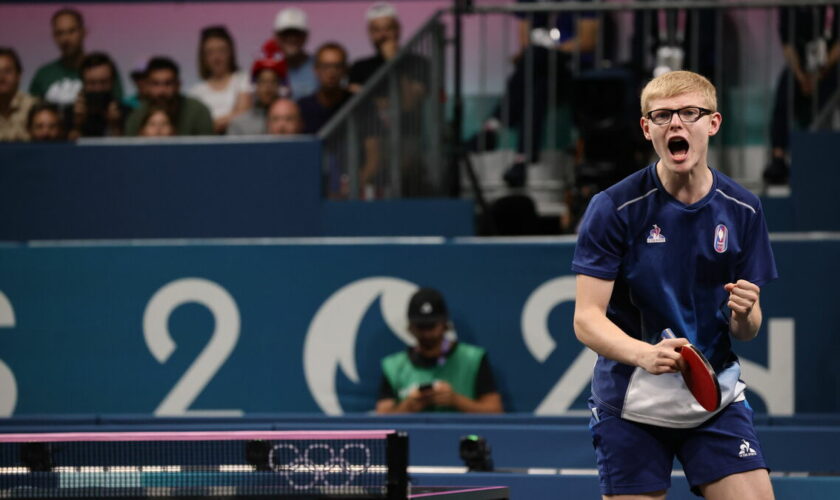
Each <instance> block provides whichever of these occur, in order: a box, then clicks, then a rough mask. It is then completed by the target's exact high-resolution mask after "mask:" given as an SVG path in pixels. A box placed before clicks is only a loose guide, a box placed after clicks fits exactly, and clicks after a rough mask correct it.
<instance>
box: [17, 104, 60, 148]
mask: <svg viewBox="0 0 840 500" xmlns="http://www.w3.org/2000/svg"><path fill="white" fill-rule="evenodd" d="M26 128H27V130H28V131H29V138H30V139H31V140H32V142H56V141H63V140H65V134H64V124H63V121H62V118H61V112H60V111H59V109H58V106H57V105H55V104H53V103H51V102H39V103H37V104H35V105H34V106H32V109H30V110H29V116H28V117H27V119H26Z"/></svg>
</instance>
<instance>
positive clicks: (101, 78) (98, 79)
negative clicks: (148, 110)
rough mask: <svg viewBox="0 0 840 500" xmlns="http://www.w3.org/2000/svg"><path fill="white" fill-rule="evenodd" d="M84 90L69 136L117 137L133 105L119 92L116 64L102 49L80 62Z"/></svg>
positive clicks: (80, 96)
mask: <svg viewBox="0 0 840 500" xmlns="http://www.w3.org/2000/svg"><path fill="white" fill-rule="evenodd" d="M81 73H82V91H81V92H79V96H78V97H77V98H76V102H75V104H74V105H73V128H72V129H71V130H70V133H69V138H70V139H71V140H72V139H76V138H78V137H106V136H107V137H115V136H120V135H122V133H123V124H124V122H125V117H126V116H128V112H129V111H130V109H129V108H128V107H127V106H124V105H122V104H121V103H120V102H119V99H117V96H116V92H115V90H116V81H117V68H116V66H115V65H114V62H113V60H111V58H110V57H109V56H108V55H107V54H105V53H103V52H93V53H91V54H88V55H86V56H85V58H84V59H83V60H82V65H81Z"/></svg>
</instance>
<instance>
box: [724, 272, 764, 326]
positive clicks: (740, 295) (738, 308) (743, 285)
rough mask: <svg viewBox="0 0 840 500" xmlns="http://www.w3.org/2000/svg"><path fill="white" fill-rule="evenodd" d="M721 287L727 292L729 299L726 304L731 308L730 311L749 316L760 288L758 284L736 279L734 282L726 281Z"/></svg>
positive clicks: (756, 300)
mask: <svg viewBox="0 0 840 500" xmlns="http://www.w3.org/2000/svg"><path fill="white" fill-rule="evenodd" d="M723 288H724V289H725V290H726V291H727V292H729V301H728V302H727V304H726V305H728V306H729V308H730V309H732V313H733V314H735V315H737V316H743V317H746V316H749V314H750V312H751V311H752V309H753V307H754V306H755V304H756V303H757V302H758V296H759V294H760V293H761V289H760V288H758V285H755V284H753V283H750V282H749V281H747V280H738V281H736V282H735V283H727V284H725V285H723Z"/></svg>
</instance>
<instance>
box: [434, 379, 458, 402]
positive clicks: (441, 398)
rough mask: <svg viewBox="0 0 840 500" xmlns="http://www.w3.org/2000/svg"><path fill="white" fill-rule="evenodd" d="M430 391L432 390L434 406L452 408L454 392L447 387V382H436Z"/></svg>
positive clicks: (450, 387) (449, 386)
mask: <svg viewBox="0 0 840 500" xmlns="http://www.w3.org/2000/svg"><path fill="white" fill-rule="evenodd" d="M432 389H433V390H434V393H433V394H432V401H434V403H435V406H454V402H455V391H454V390H453V389H452V386H451V385H449V382H446V381H444V380H436V381H435V384H434V386H433V387H432Z"/></svg>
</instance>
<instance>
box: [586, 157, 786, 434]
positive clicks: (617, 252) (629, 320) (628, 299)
mask: <svg viewBox="0 0 840 500" xmlns="http://www.w3.org/2000/svg"><path fill="white" fill-rule="evenodd" d="M712 174H713V181H712V188H711V190H710V191H709V193H708V194H707V195H706V196H705V197H704V198H703V199H701V200H700V201H698V202H697V203H694V204H691V205H685V204H684V203H682V202H680V201H678V200H676V199H675V198H674V197H672V196H671V195H670V194H668V192H667V191H665V189H664V188H663V186H662V183H661V182H660V180H659V176H658V175H657V174H656V165H655V164H651V165H649V166H648V167H646V168H644V169H643V170H640V171H638V172H636V173H634V174H633V175H630V176H628V177H627V178H626V179H624V180H623V181H621V182H619V183H617V184H615V185H614V186H612V187H610V188H609V189H607V190H605V191H603V192H601V193H599V194H597V195H596V196H595V197H593V199H592V201H591V203H590V205H589V207H588V208H587V210H586V214H585V215H584V218H583V221H582V223H581V227H580V232H579V233H580V234H579V236H578V242H577V246H576V247H575V255H574V259H573V260H572V270H573V271H575V272H576V273H578V274H584V275H588V276H594V277H597V278H602V279H607V280H614V289H613V294H612V297H611V298H610V302H609V306H608V308H607V317H608V318H609V319H610V320H611V321H613V322H614V323H615V324H616V325H618V327H619V328H621V329H622V330H623V331H624V332H626V333H627V334H628V335H630V336H632V337H634V338H637V339H640V340H643V341H645V342H648V343H651V344H655V343H657V342H659V340H660V334H661V332H662V330H663V329H665V328H671V329H673V330H674V332H676V333H677V334H678V335H679V336H684V337H686V338H688V340H689V341H690V342H691V343H692V344H694V345H695V346H696V347H698V348H699V349H701V350H702V351H703V353H704V354H705V355H706V357H707V358H708V359H709V362H710V363H711V364H712V366H713V367H714V368H715V371H716V373H717V374H718V379H719V382H720V384H721V391H722V392H723V402H724V404H728V403H729V402H731V401H734V400H737V399H738V398H741V397H742V393H743V389H744V385H743V383H741V382H739V377H740V365H739V364H738V361H737V357H735V355H734V353H733V352H732V350H731V343H730V336H729V335H730V334H729V318H730V314H731V311H730V310H729V308H728V307H727V302H728V298H729V293H728V292H727V291H726V290H725V289H724V288H723V286H724V284H726V283H734V282H736V281H737V280H739V279H745V280H747V281H750V282H752V283H755V284H756V285H758V286H762V285H764V284H766V283H767V282H768V281H770V280H772V279H774V278H776V277H777V276H778V274H777V272H776V265H775V261H774V259H773V252H772V250H771V248H770V241H769V237H768V234H767V225H766V223H765V220H764V215H763V212H762V209H761V203H760V202H759V200H758V197H756V196H755V195H753V194H752V193H750V192H749V191H747V190H746V189H744V188H742V187H741V186H739V185H738V184H736V183H735V182H734V181H733V180H732V179H730V178H728V177H727V176H725V175H723V174H721V173H720V172H718V171H716V170H712ZM640 371H641V372H643V373H640ZM681 385H682V384H681V380H679V375H678V374H664V375H651V374H649V373H647V372H646V371H644V370H643V369H641V368H637V367H633V366H628V365H624V364H622V363H618V362H617V361H613V360H609V359H606V358H603V357H601V356H599V358H598V362H597V364H596V366H595V374H594V376H593V382H592V392H593V397H594V398H595V399H596V401H599V402H600V403H602V404H604V405H606V406H608V407H610V408H612V409H613V410H615V411H617V412H621V413H622V416H624V417H625V418H629V419H631V420H637V421H643V422H646V423H653V424H656V425H665V426H669V427H688V426H693V425H699V423H701V422H702V421H703V420H705V419H706V418H708V417H709V416H710V415H711V414H709V413H708V412H705V410H702V408H701V407H700V406H699V404H697V403H696V401H693V399H692V398H690V397H689V398H688V402H687V403H686V404H685V405H683V407H682V408H675V407H674V406H675V405H677V406H679V403H678V401H679V400H680V398H682V396H679V395H676V394H673V393H672V391H675V390H677V389H678V388H679V386H681ZM680 390H684V386H683V387H682V389H680ZM689 403H691V404H689ZM695 405H696V406H695ZM722 406H723V405H722Z"/></svg>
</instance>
